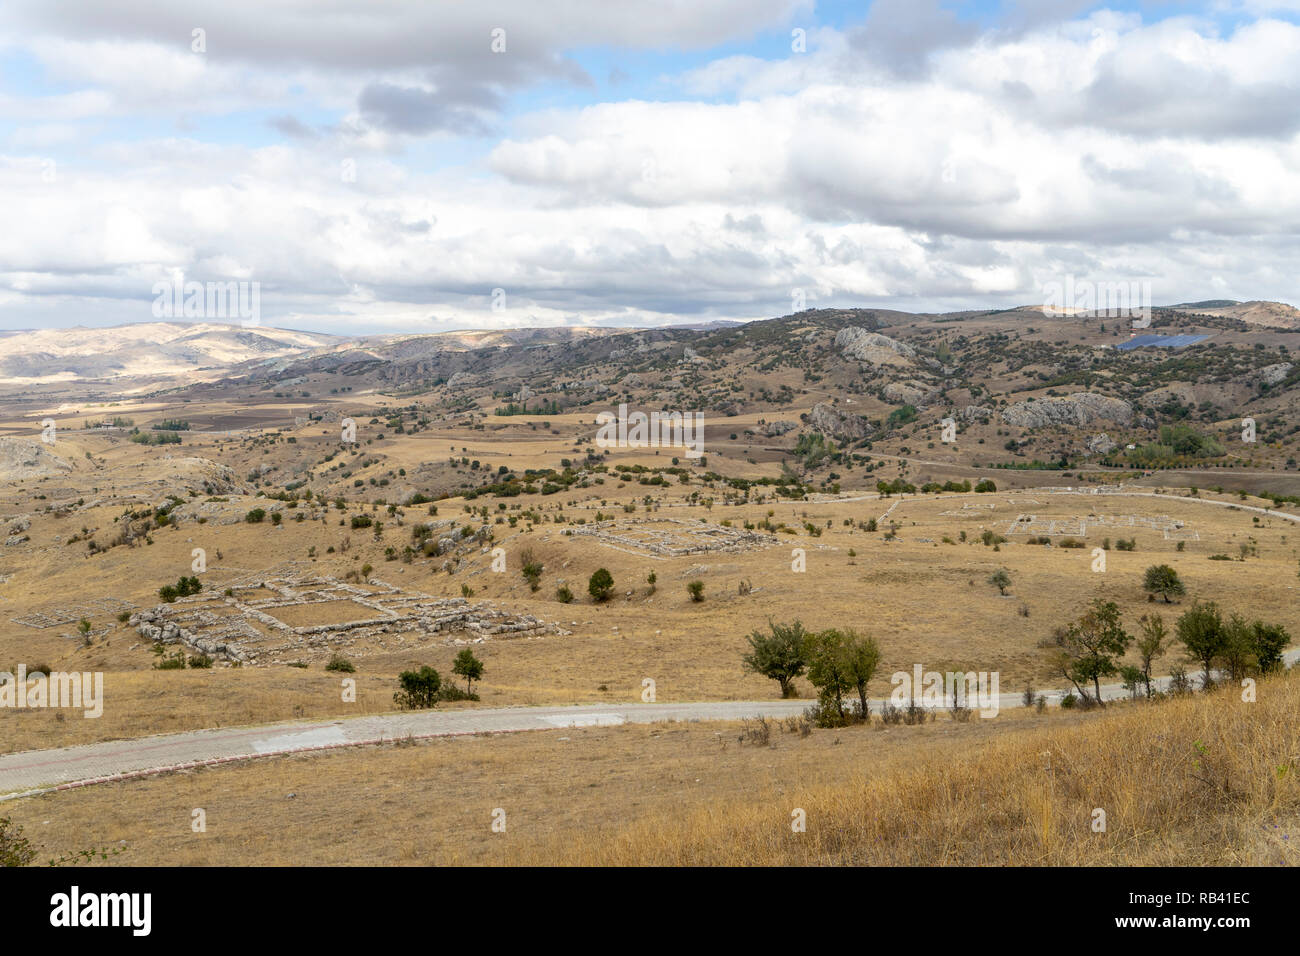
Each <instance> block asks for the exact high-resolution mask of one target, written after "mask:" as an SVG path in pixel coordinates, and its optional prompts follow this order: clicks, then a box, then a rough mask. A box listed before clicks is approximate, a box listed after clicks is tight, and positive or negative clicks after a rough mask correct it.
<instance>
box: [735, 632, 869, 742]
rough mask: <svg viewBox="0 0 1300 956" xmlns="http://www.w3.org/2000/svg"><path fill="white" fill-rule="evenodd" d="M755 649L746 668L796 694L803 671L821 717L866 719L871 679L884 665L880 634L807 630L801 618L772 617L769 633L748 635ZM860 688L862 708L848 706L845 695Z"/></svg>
mask: <svg viewBox="0 0 1300 956" xmlns="http://www.w3.org/2000/svg"><path fill="white" fill-rule="evenodd" d="M748 641H749V648H750V652H749V653H748V654H746V655H745V657H744V664H745V669H746V670H748V671H752V672H753V673H755V674H762V675H763V676H764V677H767V678H770V679H772V680H774V681H776V682H777V683H778V684H779V685H780V687H781V696H782V697H794V696H795V689H794V680H795V678H796V677H800V676H801V675H803V674H805V673H806V674H807V675H808V680H809V682H810V683H811V684H812V685H813V686H814V687H816V688H817V707H816V709H815V713H816V715H817V718H818V722H819V723H822V724H824V725H829V726H842V725H844V724H846V723H849V722H850V721H851V720H863V719H866V717H867V715H868V714H869V710H868V707H867V684H868V683H870V681H871V678H872V677H874V676H875V673H876V667H877V666H879V664H880V646H879V645H878V644H877V643H876V639H875V638H873V637H870V636H868V635H865V634H859V633H857V632H856V631H853V630H840V629H838V628H828V629H827V630H824V631H808V630H805V629H804V626H803V624H802V623H800V622H799V621H794V622H792V623H790V624H777V623H775V622H773V621H768V633H766V634H765V633H763V632H762V631H754V632H753V633H752V634H750V635H749V637H748ZM855 691H856V693H857V697H858V699H857V707H856V709H855V708H853V707H848V708H846V706H845V702H844V698H845V697H846V696H847V695H850V694H852V693H854V692H855Z"/></svg>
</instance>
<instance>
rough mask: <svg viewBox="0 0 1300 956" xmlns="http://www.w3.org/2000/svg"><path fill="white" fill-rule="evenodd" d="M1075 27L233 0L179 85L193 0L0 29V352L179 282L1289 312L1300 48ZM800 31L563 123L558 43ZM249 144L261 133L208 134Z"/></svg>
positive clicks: (408, 321) (457, 309) (587, 315)
mask: <svg viewBox="0 0 1300 956" xmlns="http://www.w3.org/2000/svg"><path fill="white" fill-rule="evenodd" d="M1077 7H1078V5H1077V4H1074V3H1070V2H1061V3H1055V4H1048V5H1046V6H1043V5H1033V4H1028V3H1025V4H1022V5H1020V6H1018V7H1014V8H1012V9H1011V12H1010V14H1008V17H1007V18H1006V19H1004V20H1003V21H1002V22H1000V23H998V24H996V25H994V26H992V27H980V28H978V29H976V28H974V27H973V26H972V25H971V23H970V22H969V21H962V20H958V19H954V18H953V17H952V16H951V15H949V14H948V13H946V12H945V9H946V8H945V7H943V6H940V5H938V4H935V3H921V4H919V5H915V4H913V5H899V4H895V3H893V2H892V0H887V2H881V3H878V4H877V5H876V7H875V8H874V12H873V13H872V14H871V15H869V16H868V18H867V19H866V21H865V22H864V23H863V24H861V25H860V26H859V27H855V28H852V29H849V30H847V31H843V32H840V31H835V30H830V29H827V28H825V27H819V26H817V25H816V22H815V20H813V19H812V18H811V13H810V11H809V8H808V7H807V6H806V5H803V4H800V3H795V2H777V0H732V2H729V3H722V4H717V5H713V4H689V3H684V2H683V3H673V4H668V5H666V6H665V5H657V6H656V9H657V10H658V15H657V16H653V17H651V16H647V15H646V12H645V8H641V7H637V6H636V5H632V6H630V7H629V6H624V5H613V4H604V3H586V2H571V3H562V4H558V5H547V6H546V8H545V11H544V12H543V10H542V5H536V4H525V3H518V4H514V3H508V4H501V5H496V6H494V7H493V8H492V10H491V12H490V14H485V13H483V12H482V11H483V9H484V8H481V7H475V6H473V5H468V4H466V5H456V6H455V7H453V8H446V12H445V16H442V17H441V19H440V18H439V16H435V15H434V14H433V13H431V10H432V9H433V7H432V5H428V4H423V3H414V2H410V3H407V2H400V3H392V4H370V5H347V4H342V3H340V4H336V5H327V6H325V7H324V8H320V7H319V6H316V7H311V8H308V7H307V6H305V5H297V4H294V5H287V4H270V5H265V4H252V3H247V2H243V0H239V2H234V3H232V5H231V13H230V15H229V16H228V17H226V16H224V15H223V16H222V18H221V19H220V21H215V20H214V21H213V22H210V23H208V24H207V27H206V28H207V30H208V33H207V52H206V53H204V54H195V53H193V52H191V51H190V47H189V37H190V31H191V29H192V28H193V26H194V25H195V24H196V23H201V22H202V21H196V20H195V17H196V16H197V15H198V13H197V12H198V11H200V10H201V9H210V8H206V7H203V6H200V5H197V4H192V3H189V2H187V0H182V2H179V3H175V4H160V3H145V2H141V0H136V2H126V3H123V4H118V5H116V6H115V7H114V8H113V9H112V10H109V9H108V8H106V7H103V6H102V5H98V4H95V5H86V6H83V5H80V4H77V3H73V4H64V5H63V8H65V9H71V10H73V12H80V13H84V14H85V16H84V17H65V18H61V19H59V20H55V19H54V18H53V16H52V15H51V14H49V13H48V12H47V10H46V8H45V7H44V6H41V5H34V4H32V3H28V2H26V0H17V2H16V3H13V4H7V5H6V6H5V8H4V10H3V11H2V12H0V36H8V37H9V46H10V47H11V48H12V46H13V43H14V39H13V38H14V36H15V34H14V32H13V31H14V30H16V29H17V26H18V25H19V24H20V23H21V24H22V25H23V26H24V28H25V29H30V30H32V31H33V33H32V34H31V38H30V39H28V40H25V41H24V44H25V46H24V49H27V50H29V51H33V52H32V55H33V56H35V57H36V58H37V59H38V60H39V62H40V63H41V64H42V65H43V67H44V68H45V70H46V71H47V75H46V76H45V77H43V79H44V80H45V81H46V82H45V85H42V86H41V87H39V88H41V89H49V90H52V91H53V92H51V93H50V94H48V95H42V94H32V95H16V94H14V93H13V92H12V91H11V92H10V93H9V94H7V95H6V96H5V97H4V98H3V99H0V107H3V108H4V109H5V110H6V115H8V116H11V117H13V118H14V119H15V120H16V121H17V122H16V126H15V128H14V130H13V132H11V133H9V134H7V138H6V139H4V140H2V141H0V206H2V207H3V208H4V209H5V210H6V222H7V228H6V229H5V230H3V231H0V263H2V264H3V265H0V304H3V305H4V313H3V315H4V318H3V319H0V321H3V322H5V323H8V324H10V325H19V326H22V325H40V324H57V323H63V324H70V323H74V322H79V321H80V322H86V321H94V322H100V323H106V322H110V321H129V320H134V319H147V318H148V317H149V315H150V304H151V302H152V295H151V291H150V290H151V287H152V284H153V282H155V281H157V280H158V279H159V278H166V277H168V276H170V275H171V274H172V272H173V271H174V270H179V271H181V272H183V273H184V274H185V275H187V276H190V277H193V278H197V279H214V280H215V279H228V278H244V279H250V280H254V281H258V282H260V283H261V284H262V308H263V313H264V319H265V320H266V321H268V323H270V324H281V325H293V326H296V327H319V328H322V329H325V330H333V331H386V330H395V329H407V330H424V331H430V330H434V329H436V328H445V327H500V326H502V325H512V324H554V323H591V324H653V323H659V322H671V321H681V320H684V319H688V318H712V317H718V318H755V317H761V316H765V315H772V314H783V313H785V312H788V311H789V310H790V306H791V300H792V290H794V289H802V290H804V291H805V294H806V295H807V296H808V302H809V304H810V305H832V304H834V305H852V304H865V305H878V306H888V307H896V308H915V309H920V310H934V309H940V308H969V307H972V306H984V305H994V306H995V305H1014V304H1019V303H1023V302H1028V301H1032V300H1033V299H1034V297H1035V296H1036V295H1038V294H1039V290H1040V289H1041V283H1042V282H1043V281H1045V279H1047V278H1051V277H1053V276H1059V275H1061V274H1063V273H1064V272H1071V273H1073V274H1075V275H1079V276H1088V277H1090V278H1094V279H1097V280H1099V281H1100V280H1106V279H1112V278H1113V279H1120V278H1131V279H1136V278H1152V280H1153V290H1154V292H1155V294H1156V297H1157V299H1158V300H1160V301H1180V300H1190V299H1196V298H1205V297H1206V296H1205V295H1203V294H1201V290H1203V289H1208V288H1212V289H1213V290H1214V292H1215V297H1218V296H1228V297H1235V298H1283V299H1286V298H1291V299H1294V298H1296V290H1295V287H1294V281H1295V280H1294V268H1293V263H1294V259H1295V254H1296V252H1297V251H1300V250H1297V245H1298V242H1297V237H1296V227H1295V223H1296V222H1297V221H1300V178H1298V177H1297V175H1296V172H1295V170H1297V169H1300V130H1298V129H1297V126H1296V116H1297V111H1296V110H1294V108H1292V107H1291V105H1290V104H1292V103H1294V102H1297V101H1300V98H1297V96H1296V94H1297V92H1300V91H1298V90H1297V87H1298V86H1300V63H1297V61H1296V58H1295V57H1294V56H1293V51H1294V50H1295V49H1297V48H1300V33H1298V32H1297V29H1298V28H1297V27H1296V26H1295V25H1293V24H1291V23H1288V22H1285V21H1281V20H1272V19H1260V20H1257V21H1254V22H1245V23H1242V24H1241V25H1240V26H1237V27H1236V28H1235V29H1233V30H1232V31H1230V32H1219V30H1218V28H1217V27H1215V26H1213V25H1212V24H1210V23H1209V22H1207V21H1202V20H1197V19H1193V18H1173V19H1167V20H1163V21H1159V22H1156V23H1144V22H1143V21H1142V20H1141V19H1140V18H1139V17H1138V16H1137V15H1135V14H1128V13H1116V12H1111V11H1100V12H1096V13H1089V14H1086V15H1083V16H1076V15H1075V11H1076V9H1077ZM309 9H310V10H312V11H315V12H314V13H312V14H311V15H309V14H308V11H309ZM440 9H441V8H440ZM322 10H323V12H322ZM800 17H807V18H808V19H807V20H806V21H804V22H807V23H808V38H809V45H808V52H807V53H805V54H796V53H793V52H791V53H790V54H788V55H782V56H781V57H780V58H777V59H765V58H763V57H760V56H758V55H756V54H755V53H754V52H753V51H752V50H745V51H743V52H739V53H737V52H735V49H734V48H730V47H729V48H728V55H727V56H724V57H719V58H716V59H713V60H711V61H708V62H707V63H705V64H704V65H702V66H699V67H697V68H692V69H690V70H686V71H683V72H682V73H681V74H679V75H677V76H675V77H671V78H670V84H669V86H668V89H669V90H671V91H672V93H673V94H674V95H673V96H671V97H667V98H665V99H662V100H660V101H649V100H646V99H623V100H612V99H611V100H608V101H598V102H594V103H591V104H590V105H582V106H576V107H570V106H567V105H565V104H567V103H568V102H570V101H569V100H568V99H566V95H565V94H567V93H571V92H573V91H574V90H583V91H585V94H584V99H583V102H587V99H586V97H588V96H589V97H591V98H592V99H595V98H597V97H598V95H599V94H598V92H596V91H595V89H594V88H593V87H591V86H586V85H584V84H589V83H590V82H591V80H590V79H589V77H588V76H587V73H586V72H585V70H584V68H583V67H582V66H581V65H580V64H579V61H578V60H577V59H574V57H575V56H576V54H575V53H574V51H575V50H579V49H581V48H582V47H583V46H584V45H588V44H610V45H617V44H619V43H627V44H628V45H629V46H632V47H635V48H637V49H639V50H647V49H656V48H657V47H658V46H663V47H665V48H671V49H674V50H676V49H685V48H690V49H708V48H710V47H712V46H714V45H716V44H720V43H724V42H725V43H733V42H736V41H738V40H744V39H745V38H747V37H751V36H752V35H753V34H754V33H755V31H759V30H763V29H773V30H778V31H780V32H778V34H777V35H778V36H780V35H781V33H783V32H784V31H786V30H787V29H788V27H789V26H790V25H791V23H795V24H797V23H798V22H800V21H799V20H798V18H800ZM792 18H794V19H792ZM435 21H437V22H436V24H435ZM498 24H499V25H503V26H504V29H505V30H506V31H507V32H506V37H507V40H506V52H504V53H501V54H493V53H492V52H491V50H490V49H489V47H488V43H489V32H490V30H491V29H492V27H493V26H494V25H498ZM634 59H635V58H632V59H631V60H629V63H631V62H633V61H634ZM692 62H694V61H692ZM615 69H616V70H624V71H633V72H629V73H628V76H627V78H626V80H625V81H624V85H626V86H631V85H632V84H634V83H636V82H637V81H638V80H641V79H644V75H640V76H638V75H635V69H636V68H635V67H632V66H629V65H626V64H625V65H620V66H619V67H616V68H615ZM656 70H657V67H656ZM607 71H608V70H607V67H604V66H602V67H601V69H600V75H605V73H606V72H607ZM160 77H162V78H166V82H163V81H162V80H161V79H160ZM637 88H638V89H640V88H641V87H637ZM525 91H528V95H527V96H524V95H523V94H524V92H525ZM557 91H561V92H557ZM614 92H615V93H616V94H619V93H621V90H615V91H614ZM539 103H540V104H542V106H538V107H536V108H534V105H535V104H539ZM268 107H269V108H268ZM181 120H183V121H184V122H185V124H186V125H185V127H184V128H182V129H178V128H177V127H178V122H179V121H181ZM244 121H247V123H248V124H249V127H251V128H256V130H258V131H259V133H260V134H261V135H260V136H250V137H248V138H247V139H242V138H241V137H239V136H238V135H233V136H232V135H230V134H229V131H230V130H231V129H232V128H233V129H236V130H238V129H239V128H240V125H241V123H243V122H244ZM134 123H138V125H133V124H134ZM78 130H81V131H83V138H82V139H80V140H78V139H77V138H76V136H77V131H78ZM275 134H278V135H279V136H282V137H283V139H282V140H280V141H278V142H275V143H274V144H273V145H270V146H267V145H263V143H264V142H265V138H266V137H267V136H268V135H271V136H274V135H275ZM47 154H48V155H47ZM56 154H57V156H58V159H57V162H55V161H54V160H53V159H52V157H53V156H55V155H56ZM495 288H501V289H504V290H506V294H507V303H508V306H507V309H506V311H505V312H504V313H497V312H493V311H492V310H491V308H490V307H489V306H490V297H491V290H493V289H495Z"/></svg>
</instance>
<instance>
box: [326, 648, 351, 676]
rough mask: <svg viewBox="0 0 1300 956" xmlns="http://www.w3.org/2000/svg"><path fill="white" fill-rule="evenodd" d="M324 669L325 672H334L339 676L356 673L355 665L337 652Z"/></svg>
mask: <svg viewBox="0 0 1300 956" xmlns="http://www.w3.org/2000/svg"><path fill="white" fill-rule="evenodd" d="M325 669H326V670H327V671H336V672H338V673H340V674H355V673H356V672H357V668H356V665H354V664H353V663H352V662H351V661H350V660H348V659H347V658H346V657H344V656H343V655H342V654H340V653H338V652H337V651H336V652H335V653H334V656H332V657H331V658H330V659H329V663H327V664H326V665H325Z"/></svg>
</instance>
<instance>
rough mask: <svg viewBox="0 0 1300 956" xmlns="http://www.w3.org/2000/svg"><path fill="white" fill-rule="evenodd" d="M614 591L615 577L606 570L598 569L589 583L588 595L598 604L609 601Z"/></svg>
mask: <svg viewBox="0 0 1300 956" xmlns="http://www.w3.org/2000/svg"><path fill="white" fill-rule="evenodd" d="M613 591H614V576H613V575H612V574H610V573H609V572H608V571H606V570H605V569H604V568H597V569H596V570H595V572H594V573H593V574H592V575H591V580H589V581H588V582H587V593H588V594H590V595H591V597H592V600H594V601H596V602H600V601H608V600H609V596H610V594H612V593H613Z"/></svg>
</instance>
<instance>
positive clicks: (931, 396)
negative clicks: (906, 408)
mask: <svg viewBox="0 0 1300 956" xmlns="http://www.w3.org/2000/svg"><path fill="white" fill-rule="evenodd" d="M880 394H881V396H882V397H883V398H884V399H885V401H887V402H890V403H891V404H894V405H914V406H915V407H917V408H924V407H925V406H926V405H929V404H930V403H931V402H933V401H934V400H935V399H936V398H937V397H938V395H939V391H938V389H936V388H933V387H931V386H929V385H926V384H925V383H924V382H917V381H907V382H890V383H889V384H888V385H886V386H885V387H884V388H883V389H881V390H880Z"/></svg>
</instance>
